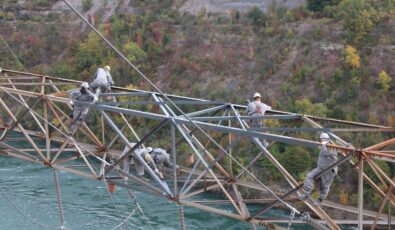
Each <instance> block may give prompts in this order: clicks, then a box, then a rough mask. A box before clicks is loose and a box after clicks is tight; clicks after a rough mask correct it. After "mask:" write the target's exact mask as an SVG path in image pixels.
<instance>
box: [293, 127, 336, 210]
mask: <svg viewBox="0 0 395 230" xmlns="http://www.w3.org/2000/svg"><path fill="white" fill-rule="evenodd" d="M320 141H321V146H320V148H321V150H320V155H319V156H318V162H317V167H316V168H315V169H313V170H311V171H310V172H309V173H308V174H307V176H306V180H305V181H304V186H303V189H304V193H302V194H301V195H300V196H299V197H298V198H299V199H300V200H305V199H307V198H309V197H310V194H311V192H312V191H313V189H314V178H315V177H316V176H317V175H318V174H319V173H320V172H322V171H324V170H325V169H326V168H328V167H329V166H331V165H332V164H334V163H335V162H336V161H337V151H336V150H335V149H331V150H329V149H328V148H327V146H326V145H327V144H328V143H329V141H330V138H329V135H328V134H327V133H321V135H320ZM336 174H337V167H335V168H334V169H332V170H331V171H328V172H327V173H325V174H324V175H322V176H321V177H320V178H316V182H318V183H317V184H318V185H317V190H318V191H319V192H320V197H319V198H318V200H316V201H314V204H315V205H320V204H321V202H322V201H323V200H324V199H325V198H326V197H327V196H328V193H329V189H330V187H331V184H332V182H333V179H334V178H335V176H336Z"/></svg>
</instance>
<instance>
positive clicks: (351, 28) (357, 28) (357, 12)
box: [337, 0, 379, 43]
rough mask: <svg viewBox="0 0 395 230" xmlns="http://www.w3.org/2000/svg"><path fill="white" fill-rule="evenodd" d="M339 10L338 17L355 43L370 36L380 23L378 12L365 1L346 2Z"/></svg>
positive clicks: (341, 4) (350, 0)
mask: <svg viewBox="0 0 395 230" xmlns="http://www.w3.org/2000/svg"><path fill="white" fill-rule="evenodd" d="M339 9H340V10H339V13H338V14H337V17H338V18H339V19H340V21H341V22H342V24H343V27H344V29H345V30H346V31H347V32H348V35H349V38H350V40H352V41H353V42H355V43H357V42H359V41H360V40H362V39H363V38H364V37H365V36H366V35H368V34H369V33H370V31H372V29H373V28H374V26H375V24H376V23H377V22H378V21H379V16H378V15H379V14H378V12H377V11H376V10H375V9H374V8H373V7H372V6H371V5H370V4H369V3H366V1H365V0H344V1H342V2H341V3H340V5H339Z"/></svg>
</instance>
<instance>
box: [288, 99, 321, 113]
mask: <svg viewBox="0 0 395 230" xmlns="http://www.w3.org/2000/svg"><path fill="white" fill-rule="evenodd" d="M295 109H296V111H297V112H298V113H303V114H310V115H315V116H320V117H325V116H326V115H327V113H328V108H326V106H325V105H324V104H322V103H317V104H313V103H311V101H310V100H309V99H308V98H304V99H302V100H296V101H295Z"/></svg>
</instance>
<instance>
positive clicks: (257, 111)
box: [247, 93, 272, 127]
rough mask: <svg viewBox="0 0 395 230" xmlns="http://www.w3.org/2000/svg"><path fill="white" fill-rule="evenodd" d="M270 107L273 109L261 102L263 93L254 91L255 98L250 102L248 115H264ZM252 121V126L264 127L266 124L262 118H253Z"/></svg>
mask: <svg viewBox="0 0 395 230" xmlns="http://www.w3.org/2000/svg"><path fill="white" fill-rule="evenodd" d="M270 109H272V107H270V106H268V105H266V104H265V103H262V102H261V94H260V93H254V100H253V101H252V102H250V103H248V107H247V115H248V116H263V115H265V112H266V111H267V110H270ZM250 123H251V126H252V127H264V126H265V124H264V123H263V120H262V119H254V120H251V122H250Z"/></svg>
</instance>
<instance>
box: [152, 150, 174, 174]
mask: <svg viewBox="0 0 395 230" xmlns="http://www.w3.org/2000/svg"><path fill="white" fill-rule="evenodd" d="M148 148H150V149H148ZM148 148H147V150H148V152H149V153H150V154H151V157H152V159H154V162H155V164H156V166H157V167H158V168H160V169H161V168H163V166H165V167H169V168H170V167H172V163H171V162H170V155H169V154H168V153H167V151H166V150H165V149H162V148H154V149H152V148H151V147H148ZM149 150H151V151H149Z"/></svg>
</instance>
